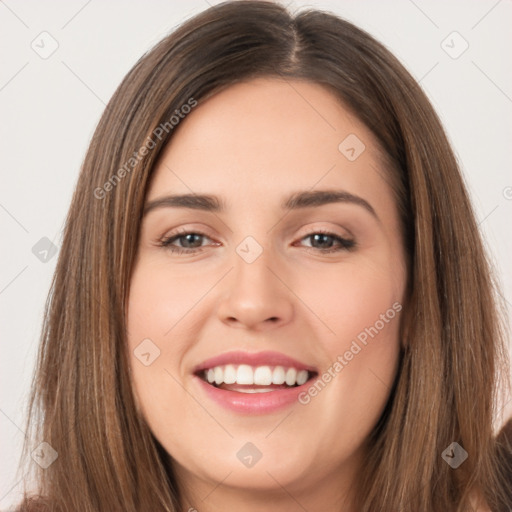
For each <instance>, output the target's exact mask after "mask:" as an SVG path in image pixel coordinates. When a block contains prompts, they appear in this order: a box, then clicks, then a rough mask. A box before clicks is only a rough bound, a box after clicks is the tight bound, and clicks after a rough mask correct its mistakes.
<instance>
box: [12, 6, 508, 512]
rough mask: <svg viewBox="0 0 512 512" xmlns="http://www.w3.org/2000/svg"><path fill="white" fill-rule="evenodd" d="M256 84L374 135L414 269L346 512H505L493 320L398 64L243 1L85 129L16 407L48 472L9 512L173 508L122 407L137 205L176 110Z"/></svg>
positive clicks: (456, 196)
mask: <svg viewBox="0 0 512 512" xmlns="http://www.w3.org/2000/svg"><path fill="white" fill-rule="evenodd" d="M262 76H269V77H280V78H281V79H283V80H292V79H294V80H307V81H311V82H315V83H318V84H321V85H323V86H325V87H326V88H328V89H329V90H330V91H331V92H332V93H333V94H335V95H336V97H337V98H339V100H340V101H341V102H343V104H344V105H345V106H346V107H347V108H350V109H351V110H352V111H353V112H354V113H355V115H356V116H357V117H358V118H359V119H360V120H362V121H363V122H364V123H365V124H366V125H367V127H368V128H369V129H370V130H372V131H373V133H374V134H375V136H376V137H377V140H378V141H379V143H380V145H381V147H382V149H383V150H384V152H385V153H386V154H387V157H388V159H389V162H390V166H389V167H390V170H389V173H390V177H391V180H392V183H393V188H394V191H395V195H396V201H397V205H398V208H399V211H400V215H401V220H402V225H403V231H404V234H405V240H406V242H407V244H406V245H407V251H408V256H409V259H410V275H409V293H408V300H407V303H406V307H405V308H404V313H403V324H402V336H403V340H404V348H403V352H402V354H401V359H400V367H399V372H398V375H397V378H396V385H395V388H394V389H393V392H392V393H391V395H390V398H389V402H388V405H387V407H386V410H385V412H384V414H383V416H382V417H381V419H380V421H379V422H378V424H377V425H376V427H375V429H374V431H373V434H372V436H371V439H370V440H369V452H368V461H367V463H366V464H365V465H364V467H365V472H364V474H362V475H360V478H359V479H358V480H357V486H358V491H359V492H358V496H359V497H358V500H359V503H357V510H359V511H361V512H370V511H371V512H374V511H375V510H379V511H381V512H397V511H404V512H405V511H410V510H414V511H415V512H427V511H428V512H431V511H442V512H446V511H462V510H466V508H467V507H468V504H469V501H468V499H469V496H470V494H472V493H473V491H474V490H475V489H476V490H477V491H478V492H479V493H480V495H481V496H482V497H483V498H484V499H485V501H486V502H487V504H488V505H489V507H490V508H491V509H492V510H493V511H502V510H509V509H510V507H512V491H511V489H510V487H508V483H507V477H506V471H509V472H510V469H511V465H510V446H507V445H506V438H503V439H502V440H497V439H496V437H495V435H494V433H495V432H494V429H493V424H494V423H493V422H494V421H495V420H494V418H495V417H496V416H497V413H498V410H497V407H498V404H499V400H498V398H499V397H498V389H500V386H501V388H503V386H504V385H505V384H506V382H508V375H509V373H508V366H507V365H508V360H507V351H506V345H505V342H504V338H505V336H504V333H503V328H502V326H503V325H504V323H503V321H502V318H501V313H500V311H501V309H500V308H499V307H498V306H497V302H496V299H495V294H494V285H493V282H492V278H491V272H490V266H489V264H488V261H487V258H486V255H485V253H484V249H483V245H482V241H481V238H480V235H479V232H478V226H477V224H476V222H475V215H474V212H473V210H472V207H471V205H470V202H469V200H468V194H467V192H466V189H465V185H464V183H463V180H462V178H461V174H460V172H459V169H458V165H457V162H456V160H455V158H454V155H453V152H452V150H451V148H450V146H449V143H448V141H447V138H446V135H445V133H444V131H443V128H442V126H441V123H440V121H439V119H438V117H437V116H436V114H435V113H434V110H433V108H432V106H431V105H430V103H429V101H428V100H427V98H426V96H425V94H424V93H423V92H422V90H421V89H420V87H419V85H418V84H417V83H416V81H415V80H414V79H413V78H412V77H411V75H410V74H409V73H408V72H407V71H406V70H405V69H404V67H403V66H402V65H401V64H400V63H399V62H398V60H397V59H396V58H395V57H394V56H393V55H392V54H391V53H390V52H389V51H388V50H386V49H385V48H384V46H383V45H381V44H380V43H378V42H377V41H375V39H373V38H372V37H371V36H370V35H369V34H367V33H366V32H364V31H362V30H360V29H359V28H357V27H355V26H354V25H352V24H351V23H349V22H347V21H344V20H342V19H340V18H338V17H336V16H334V15H332V14H329V13H325V12H320V11H316V10H308V11H303V12H299V13H298V14H297V15H296V16H292V15H291V14H290V13H289V12H288V11H287V10H286V9H285V8H284V7H282V6H280V5H278V4H275V3H272V2H265V1H243V0H242V1H237V2H225V3H222V4H220V5H218V6H215V7H211V8H209V9H207V10H206V11H204V12H202V13H201V14H199V15H197V16H195V17H194V18H192V19H191V20H189V21H188V22H186V23H184V24H183V25H181V26H180V27H179V28H178V29H177V30H176V31H174V32H173V33H172V34H170V35H169V36H168V37H166V38H165V39H163V40H162V41H161V42H160V43H159V44H157V45H156V46H155V47H154V48H153V49H152V50H151V51H150V52H148V53H147V54H146V55H144V56H143V57H142V58H141V59H140V60H139V61H138V62H137V63H136V65H135V66H134V67H133V69H132V70H131V71H130V72H129V73H128V75H127V76H126V77H125V79H124V80H123V82H122V83H121V85H120V86H119V88H118V89H117V91H116V92H115V94H114V95H113V97H112V99H111V100H110V102H109V104H108V106H107V108H106V110H105V112H104V114H103V116H102V118H101V120H100V122H99V124H98V127H97V129H96V131H95V133H94V136H93V138H92V141H91V143H90V147H89V150H88V152H87V155H86V157H85V160H84V163H83V167H82V170H81V173H80V177H79V181H78V184H77V187H76V190H75V193H74V196H73V199H72V203H71V206H70V210H69V214H68V217H67V221H66V227H65V232H64V238H63V243H62V248H61V251H60V256H59V260H58V264H57V269H56V272H55V276H54V279H53V283H52V287H51V291H50V294H49V298H48V302H47V308H46V315H45V321H44V326H43V331H42V339H41V345H40V351H39V355H38V362H37V373H36V374H35V376H34V380H33V391H32V396H31V400H30V405H29V417H28V423H27V426H28V428H30V429H31V430H30V432H31V433H34V435H32V436H29V440H28V441H27V444H26V446H25V450H24V453H25V456H26V457H27V460H29V461H31V459H30V457H29V455H30V452H31V451H32V450H33V449H34V447H35V446H37V445H38V444H39V443H40V442H43V441H44V442H46V443H48V444H49V445H50V446H51V447H52V448H53V449H54V450H55V451H56V453H57V454H58V457H57V459H56V460H55V461H54V462H53V464H51V465H50V466H49V467H47V468H46V469H42V468H39V466H38V465H36V464H35V463H34V462H31V467H33V468H34V469H35V470H37V471H38V473H36V475H35V476H36V478H37V482H38V486H39V487H38V489H37V492H36V494H35V495H34V498H33V499H31V498H30V496H28V494H27V495H26V496H25V501H24V505H23V506H22V508H21V509H23V510H25V509H30V510H33V509H34V508H31V503H32V504H33V505H34V504H39V505H41V506H44V505H48V507H49V508H50V509H51V510H59V511H60V510H61V511H69V510H80V511H84V512H85V511H108V512H112V511H121V510H122V511H130V512H135V511H156V510H158V511H164V510H165V511H168V512H171V511H178V510H179V507H180V496H179V493H178V486H177V483H176V480H175V477H174V475H173V473H172V471H171V469H170V467H169V466H168V465H167V464H166V454H165V452H164V450H163V448H162V447H161V446H160V445H159V443H158V442H157V440H156V439H155V438H154V436H153V435H152V433H151V431H150V430H149V428H148V426H147V424H146V423H145V421H144V418H142V417H141V416H140V415H139V414H138V413H137V411H136V407H135V403H134V398H133V395H132V389H131V382H130V377H129V364H128V358H129V357H131V355H130V354H128V353H127V350H126V346H127V342H126V338H127V333H126V300H127V295H128V291H129V285H130V276H131V271H132V266H133V263H134V258H135V255H136V251H137V243H138V234H139V226H140V221H141V216H142V211H143V205H144V200H145V193H146V190H147V188H148V183H149V180H150V178H151V173H152V170H153V168H154V167H155V163H156V161H157V159H158V157H159V155H160V154H161V152H162V150H163V148H164V146H165V145H166V143H168V142H169V140H170V139H171V137H172V135H173V130H174V128H173V127H171V126H170V124H169V120H170V119H171V117H172V116H173V114H175V112H176V110H178V111H180V112H181V111H182V110H181V109H182V106H183V105H187V104H188V105H191V104H192V102H194V101H197V103H198V104H199V105H200V104H201V102H202V101H204V100H205V99H206V98H208V97H209V96H211V95H212V94H214V93H216V92H218V91H220V90H222V89H224V88H226V87H229V86H230V85H231V84H234V83H237V82H240V81H242V80H249V79H251V78H255V77H262ZM165 123H167V125H166V124H165ZM161 126H165V127H166V128H167V129H164V130H162V129H161V130H160V131H158V132H156V130H157V128H158V127H161ZM155 133H158V134H159V136H156V135H155ZM150 141H151V144H150ZM143 147H146V149H147V150H146V151H143V150H142V148H143ZM121 169H124V172H122V171H121ZM500 375H501V376H502V379H503V382H502V383H501V385H500V380H499V379H500ZM452 442H457V443H459V444H460V445H461V446H462V447H463V448H464V449H465V450H466V452H467V453H468V458H467V460H466V461H465V462H464V463H463V464H462V465H461V466H460V467H459V468H458V469H452V468H451V467H450V466H449V465H448V464H447V463H446V462H445V461H444V460H443V458H442V456H441V454H442V452H443V450H445V449H446V448H447V447H448V446H449V445H450V444H451V443H452ZM507 457H508V458H507ZM509 477H510V473H509ZM43 509H44V508H43Z"/></svg>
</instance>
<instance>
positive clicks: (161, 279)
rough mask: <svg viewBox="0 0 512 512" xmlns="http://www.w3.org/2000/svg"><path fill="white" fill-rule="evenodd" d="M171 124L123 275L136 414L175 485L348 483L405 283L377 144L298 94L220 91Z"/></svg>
mask: <svg viewBox="0 0 512 512" xmlns="http://www.w3.org/2000/svg"><path fill="white" fill-rule="evenodd" d="M180 123H181V124H180V125H179V127H178V128H179V129H177V130H176V132H175V134H174V137H173V139H172V141H171V142H170V143H169V144H168V146H167V147H166V149H165V151H164V153H163V155H162V157H161V159H160V160H159V163H158V165H157V166H156V168H155V170H154V174H153V179H152V181H151V183H150V187H149V190H148V194H147V199H146V213H145V215H144V218H143V221H142V225H141V233H140V240H139V247H138V255H137V260H136V264H135V267H134V270H133V274H132V280H131V288H130V296H129V303H128V324H129V325H128V331H129V353H130V361H131V373H132V382H133V388H134V393H135V395H136V400H137V402H138V407H139V408H140V412H141V413H142V415H143V416H144V418H145V420H146V421H147V423H148V425H149V427H150V429H151V431H152V432H153V434H154V435H155V437H156V438H157V439H158V441H159V442H160V443H161V444H162V446H163V447H164V448H165V450H166V451H167V452H168V453H169V454H170V456H171V457H172V459H171V460H172V464H173V466H174V468H175V470H176V472H177V474H178V475H179V477H180V480H181V481H183V482H188V483H190V484H192V483H193V484H195V485H196V486H200V485H204V488H205V489H208V490H209V491H211V489H212V488H214V486H215V485H217V484H218V482H220V481H221V480H223V479H224V478H225V481H224V482H223V487H231V488H233V489H234V488H238V489H241V488H243V489H245V490H251V489H254V490H256V489H258V490H261V489H267V490H269V489H271V488H272V489H278V488H280V486H283V487H285V488H286V489H287V490H288V491H289V492H290V493H292V494H293V493H296V495H297V496H298V495H299V494H300V493H303V492H305V491H306V490H307V489H320V488H322V487H324V486H327V485H329V482H332V483H333V485H334V483H335V482H338V487H339V482H341V481H344V482H347V486H349V485H350V484H349V482H350V478H351V477H353V475H354V473H355V471H356V470H357V468H358V467H359V465H360V461H361V457H362V455H363V453H364V449H365V440H366V439H367V437H368V435H369V434H370V432H371V431H372V429H373V427H374V426H375V424H376V422H377V421H378V419H379V417H380V415H381V414H382V412H383V409H384V407H385V405H386V402H387V400H388V398H389V394H390V388H391V386H392V383H393V380H394V377H395V375H396V371H397V364H398V359H399V351H400V340H399V323H400V315H401V313H400V310H401V309H402V303H403V300H404V290H405V284H406V277H407V276H406V265H405V254H404V249H403V241H402V238H401V234H400V226H399V220H398V212H397V207H396V204H395V202H394V196H393V192H392V190H391V188H390V185H389V183H388V181H389V180H388V176H389V175H388V171H387V170H386V169H385V166H384V163H383V158H382V155H381V153H380V150H379V148H378V145H377V142H376V140H375V138H374V137H373V136H372V134H371V132H369V130H368V129H366V128H365V126H364V125H362V124H361V122H359V121H358V119H357V118H355V117H354V116H353V115H351V114H350V113H349V112H348V111H347V109H345V108H344V107H343V106H342V105H341V104H340V103H339V102H338V101H337V100H336V99H335V97H334V96H333V95H332V94H331V93H330V92H329V91H327V90H326V89H324V88H323V87H321V86H320V85H317V84H312V83H309V82H302V81H292V82H285V81H281V80H278V79H263V78H261V79H257V80H251V81H249V82H245V83H241V84H237V85H234V86H231V87H230V88H228V89H226V90H224V91H222V92H220V93H218V94H216V95H215V96H212V97H211V98H209V99H208V100H207V101H205V102H204V103H202V104H200V105H199V106H198V107H196V108H195V109H194V110H193V111H192V112H191V113H190V114H189V115H188V117H186V118H185V119H183V120H182V121H180ZM363 145H364V146H363ZM185 195H186V196H188V197H181V198H176V197H174V198H171V197H170V196H185ZM202 196H208V197H202ZM208 380H209V381H210V382H208ZM283 381H284V382H283ZM228 475H229V476H228ZM209 491H208V492H209ZM206 493H207V492H205V493H204V494H206ZM211 499H212V500H214V499H215V494H213V495H212V497H211Z"/></svg>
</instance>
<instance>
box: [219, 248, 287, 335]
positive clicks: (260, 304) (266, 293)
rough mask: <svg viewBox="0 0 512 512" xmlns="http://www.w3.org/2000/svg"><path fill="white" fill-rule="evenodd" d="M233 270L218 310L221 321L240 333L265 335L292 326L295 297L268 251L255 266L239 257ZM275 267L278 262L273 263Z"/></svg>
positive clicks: (257, 260) (265, 251)
mask: <svg viewBox="0 0 512 512" xmlns="http://www.w3.org/2000/svg"><path fill="white" fill-rule="evenodd" d="M235 256H236V257H235V258H234V267H235V268H234V269H233V271H232V272H230V275H229V278H228V279H226V282H225V284H224V287H225V288H224V293H223V294H222V299H221V303H220V305H219V308H218V316H219V319H220V320H221V321H222V322H223V323H225V324H227V325H229V326H230V327H236V328H241V329H250V330H253V331H264V330H268V329H272V328H277V327H278V326H282V325H285V324H287V323H288V322H290V320H291V319H292V317H293V313H294V307H293V297H294V295H293V293H292V292H291V291H290V289H289V288H288V287H287V285H286V284H285V281H286V280H285V279H283V277H284V276H281V275H279V274H280V273H279V271H278V270H277V268H276V267H277V265H275V264H274V265H273V266H271V265H269V263H270V261H269V260H272V257H271V255H270V254H269V253H268V251H267V250H264V251H263V253H262V254H261V255H260V256H259V257H258V258H257V259H256V260H255V261H253V262H252V263H247V262H246V261H244V260H243V259H242V258H240V257H239V256H238V255H235ZM274 263H275V259H274Z"/></svg>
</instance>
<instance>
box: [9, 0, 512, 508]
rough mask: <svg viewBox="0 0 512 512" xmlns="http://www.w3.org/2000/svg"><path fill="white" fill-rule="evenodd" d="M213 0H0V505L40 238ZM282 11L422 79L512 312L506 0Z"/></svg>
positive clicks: (36, 328)
mask: <svg viewBox="0 0 512 512" xmlns="http://www.w3.org/2000/svg"><path fill="white" fill-rule="evenodd" d="M218 3H219V2H217V1H213V0H208V1H207V0H187V1H185V0H180V1H171V0H165V1H164V0H151V1H146V2H142V1H140V0H139V1H131V2H129V1H124V2H121V1H120V0H117V1H113V0H111V1H109V2H101V1H99V0H89V1H86V0H73V1H60V2H58V1H47V2H37V1H35V0H25V1H21V0H3V1H0V48H2V51H1V61H0V64H1V65H0V119H1V132H0V159H1V160H0V161H1V164H0V168H1V180H2V182H1V188H0V225H1V237H2V250H1V255H2V264H1V266H0V310H1V334H2V338H1V354H2V355H1V359H0V365H1V366H0V375H1V386H0V439H1V450H2V451H1V455H0V509H6V508H8V507H10V506H12V504H13V503H15V502H16V501H17V500H18V499H19V492H20V490H21V480H22V475H21V476H20V475H17V476H16V469H17V464H18V458H19V455H20V451H21V446H22V442H23V439H24V431H23V430H24V420H25V416H24V411H25V407H26V399H27V394H28V390H29V385H30V380H31V377H32V372H33V368H34V362H35V355H36V350H37V346H38V341H39V332H40V328H41V322H42V313H43V307H44V303H45V300H46V295H47V292H48V288H49V285H50V281H51V277H52V274H53V272H54V269H55V264H56V261H57V256H56V255H52V253H51V251H50V252H44V251H45V248H47V247H48V246H49V242H50V241H51V243H53V244H54V245H55V246H56V248H57V250H58V248H59V246H60V243H61V233H62V228H63V224H64V219H65V216H66V212H67V209H68V206H69V202H70V199H71V194H72V191H73V188H74V186H75V183H76V181H77V177H78V172H79V168H80V165H81V162H82V159H83V157H84V154H85V151H86V148H87V145H88V142H89V140H90V137H91V136H92V133H93V130H94V128H95V126H96V123H97V122H98V120H99V118H100V116H101V114H102V111H103V109H104V107H105V104H106V103H107V101H108V100H109V98H110V97H111V95H112V94H113V92H114V90H115V88H116V87H117V86H118V84H119V83H120V82H121V80H122V78H123V77H124V75H125V74H126V73H127V72H128V70H129V69H130V68H131V67H132V66H133V64H134V63H135V61H136V60H137V59H138V58H139V57H140V56H141V55H142V54H143V53H144V52H146V51H147V50H148V49H149V48H151V47H152V46H153V45H154V44H155V43H157V42H158V41H159V40H160V39H162V38H163V37H164V36H165V35H166V34H168V33H169V32H170V31H171V30H172V29H173V28H175V27H176V26H177V25H178V24H180V23H182V22H183V21H184V20H186V19H187V18H189V17H190V16H191V15H193V14H196V13H198V12H200V11H202V10H204V9H205V8H207V7H208V5H213V4H218ZM282 3H283V4H284V5H286V4H288V1H287V0H283V2H282ZM288 5H289V7H290V9H292V10H295V9H298V8H302V7H303V6H310V7H316V8H320V9H325V10H330V11H332V12H334V13H336V14H338V15H340V16H342V17H344V18H346V19H348V20H350V21H353V22H354V23H355V24H357V25H358V26H360V27H361V28H363V29H365V30H367V31H369V32H370V33H371V34H373V35H374V36H375V37H376V38H377V39H378V40H380V41H381V42H383V43H384V44H385V45H386V46H387V47H388V48H389V49H390V50H391V51H392V52H393V53H394V54H395V55H396V56H397V57H398V58H399V59H400V60H401V62H402V63H403V64H404V65H405V66H406V68H407V69H408V70H409V71H410V72H411V73H412V74H413V76H415V77H416V79H417V80H419V81H420V83H421V85H422V87H423V88H424V90H425V91H426V93H427V95H428V97H429V98H430V100H431V101H432V103H433V105H434V107H435V108H436V110H437V111H438V113H439V115H440V117H441V119H442V121H443V123H444V125H445V127H446V130H447V132H448V135H449V137H450V140H451V141H452V144H453V147H454V149H455V151H456V154H457V157H458V159H459V161H460V164H461V167H462V170H463V173H464V175H465V179H466V181H467V184H468V187H469V190H470V193H471V196H472V199H473V201H474V205H475V210H476V212H477V217H478V221H479V223H480V228H481V230H482V232H483V234H484V236H485V239H486V243H487V246H488V248H489V251H490V252H491V255H492V259H493V261H494V262H495V265H496V269H497V274H498V277H499V279H500V282H501V285H502V293H503V296H504V299H505V300H506V304H507V308H508V311H509V313H510V309H511V302H512V293H511V292H512V273H511V265H510V261H511V254H512V245H511V240H510V234H511V230H510V224H511V222H510V221H511V213H512V176H511V172H510V170H511V167H512V166H511V164H512V153H511V151H510V146H511V143H512V117H511V112H512V58H511V51H510V49H511V48H512V31H511V30H510V26H511V25H510V22H511V15H512V2H511V1H510V0H470V1H468V0H459V1H454V0H451V1H441V0H439V1H427V0H414V1H413V0H396V1H383V0H371V1H369V0H359V1H356V0H352V1H351V0H338V1H327V0H326V1H321V0H318V1H311V2H307V3H306V2H302V1H300V0H296V1H293V0H292V1H291V2H290V3H289V4H288ZM52 52H53V53H52ZM447 193H449V191H447ZM510 405H511V404H509V406H510Z"/></svg>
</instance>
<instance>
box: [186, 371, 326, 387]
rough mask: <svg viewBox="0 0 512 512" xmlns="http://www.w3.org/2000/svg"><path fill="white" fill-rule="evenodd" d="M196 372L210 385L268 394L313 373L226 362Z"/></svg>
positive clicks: (303, 380)
mask: <svg viewBox="0 0 512 512" xmlns="http://www.w3.org/2000/svg"><path fill="white" fill-rule="evenodd" d="M196 375H197V376H198V377H199V378H201V379H202V380H203V381H205V382H207V383H208V384H210V385H211V386H213V387H215V388H218V389H223V390H226V391H235V392H238V393H269V392H272V391H278V390H283V389H290V388H297V387H299V386H303V385H304V384H306V383H307V382H308V381H309V380H311V379H313V378H315V377H316V375H317V374H316V372H312V371H308V370H300V369H297V368H294V367H286V366H266V365H264V366H250V365H247V364H240V365H235V364H227V365H220V366H215V367H212V368H208V369H204V370H200V371H199V372H197V373H196Z"/></svg>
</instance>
